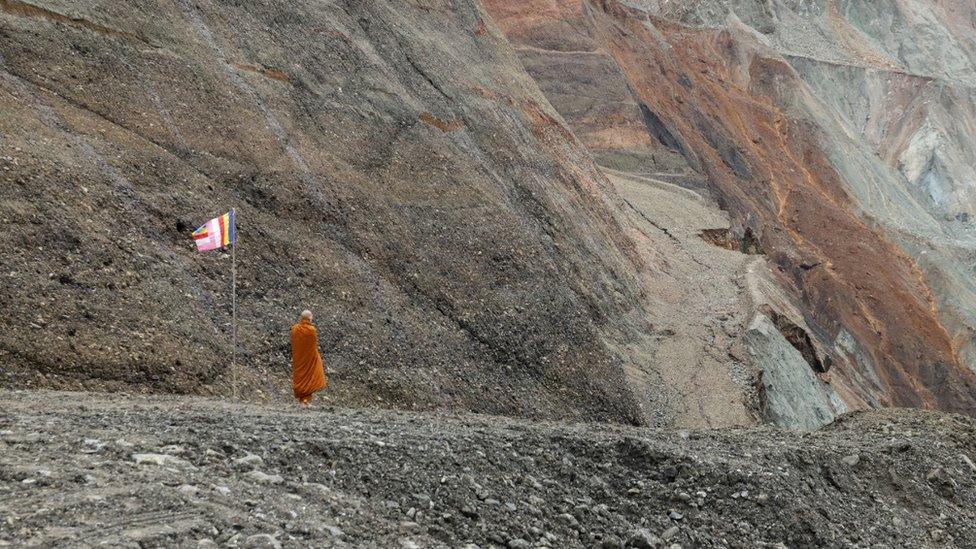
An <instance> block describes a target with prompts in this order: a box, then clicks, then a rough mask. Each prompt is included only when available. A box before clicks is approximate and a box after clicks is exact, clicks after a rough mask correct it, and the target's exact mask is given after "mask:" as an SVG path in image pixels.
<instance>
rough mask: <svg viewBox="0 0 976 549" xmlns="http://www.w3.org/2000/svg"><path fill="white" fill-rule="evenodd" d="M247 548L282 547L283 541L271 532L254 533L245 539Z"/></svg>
mask: <svg viewBox="0 0 976 549" xmlns="http://www.w3.org/2000/svg"><path fill="white" fill-rule="evenodd" d="M243 547H245V548H247V549H281V543H280V542H279V541H278V540H277V539H275V537H274V536H272V535H271V534H254V535H253V536H248V537H247V539H245V540H244V545H243Z"/></svg>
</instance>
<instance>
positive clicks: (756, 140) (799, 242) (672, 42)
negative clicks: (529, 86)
mask: <svg viewBox="0 0 976 549" xmlns="http://www.w3.org/2000/svg"><path fill="white" fill-rule="evenodd" d="M628 4H629V3H627V2H614V1H605V2H586V1H582V2H578V1H563V2H558V3H555V4H554V3H552V2H546V1H541V0H536V1H528V2H523V1H519V2H514V1H512V0H489V1H488V2H487V7H488V10H489V11H490V12H492V13H493V14H494V16H495V19H496V22H497V23H498V24H499V25H500V26H501V27H502V29H503V31H505V32H506V33H507V35H508V37H509V39H510V40H511V41H513V42H514V43H515V45H516V47H517V48H518V49H519V51H520V52H521V55H522V56H523V60H524V62H525V65H526V68H527V70H528V71H529V73H530V74H531V75H532V76H533V77H535V78H536V79H537V80H538V81H540V87H541V88H542V89H543V91H545V92H546V93H547V95H548V96H549V99H550V101H551V102H552V103H553V105H554V106H555V107H556V108H557V110H559V111H560V112H561V113H562V114H563V116H564V117H566V119H567V121H569V122H570V124H571V125H573V126H574V127H577V128H581V131H582V134H583V135H584V137H583V139H584V141H585V142H586V143H587V145H589V146H590V147H591V148H593V149H595V151H596V154H595V156H596V157H597V158H598V160H599V159H600V158H601V156H602V157H608V156H609V155H607V151H608V150H612V149H614V148H615V147H619V150H621V151H625V152H627V153H631V152H633V151H634V150H636V149H638V148H639V147H644V150H647V151H654V150H665V151H668V153H669V154H674V155H680V156H681V157H682V158H683V160H684V162H686V165H687V167H690V168H691V169H693V170H695V171H696V172H697V173H699V174H701V175H702V176H704V178H706V179H707V180H708V182H709V185H710V187H711V188H712V189H713V190H714V191H715V192H716V194H717V195H718V197H719V200H720V202H721V203H722V205H723V206H724V207H725V208H726V209H728V210H729V211H730V213H731V214H732V215H733V218H734V219H735V220H736V222H737V223H738V224H739V226H740V227H748V228H750V229H751V230H752V231H753V232H754V233H755V234H757V235H760V236H759V238H760V241H761V244H762V248H763V249H764V250H765V251H766V253H767V254H768V258H769V261H770V262H772V263H774V264H775V265H776V266H777V267H778V273H779V276H780V278H781V281H782V283H783V284H784V285H785V286H786V287H788V288H791V289H792V293H793V294H794V296H795V297H796V298H797V299H798V300H799V301H800V302H801V303H802V304H803V307H804V309H805V314H806V316H807V321H808V322H809V323H810V325H811V327H812V328H813V330H814V331H815V332H816V334H815V336H816V338H817V339H819V340H820V341H821V342H822V343H823V345H825V346H826V347H827V348H829V349H831V351H830V352H831V354H832V355H833V356H832V359H833V363H834V369H833V370H832V373H831V375H832V382H831V383H832V384H833V385H834V386H835V389H836V390H837V392H838V394H839V395H841V397H842V398H844V399H845V400H846V401H847V402H848V403H849V404H850V405H853V406H859V405H863V404H868V405H891V406H921V407H931V408H938V409H945V410H952V411H959V412H964V413H970V414H971V413H973V412H974V411H976V404H974V403H976V376H974V374H973V370H972V369H970V367H969V366H968V365H967V364H965V363H964V362H963V360H962V359H961V358H960V356H959V345H960V343H959V341H961V340H962V339H965V337H966V336H965V333H966V332H965V329H958V330H954V332H956V333H953V334H950V332H949V331H947V329H946V328H945V327H944V326H943V324H942V322H943V321H942V319H941V318H940V311H939V307H938V306H937V303H939V301H940V300H939V297H938V296H936V295H934V294H933V291H932V290H931V289H930V287H929V285H930V284H931V282H930V279H931V274H930V272H931V270H930V271H927V272H923V271H922V269H921V268H920V267H919V265H917V264H916V262H915V261H913V259H912V258H911V257H909V255H908V254H906V252H905V251H904V250H903V248H902V247H901V246H902V244H901V243H900V242H899V240H898V238H897V236H893V235H892V231H890V230H886V228H885V223H884V220H881V221H879V220H877V219H875V217H874V215H873V214H874V212H873V211H872V210H871V209H870V208H869V207H868V206H866V205H865V204H864V203H862V201H860V200H859V199H858V198H857V196H856V193H855V194H853V195H852V189H857V188H858V186H859V185H860V184H861V182H860V180H859V179H857V177H858V174H857V167H856V166H857V165H858V164H857V161H859V159H860V158H861V156H858V155H859V154H861V151H858V150H854V149H853V146H852V152H851V155H850V157H851V160H850V161H849V162H848V161H846V160H845V159H844V158H842V157H839V156H838V155H837V154H835V152H834V151H835V150H836V149H843V148H844V147H845V146H846V145H845V141H843V140H842V137H843V139H847V137H846V136H844V135H843V133H842V132H838V131H837V130H836V128H834V127H833V122H832V118H831V113H830V112H829V111H826V110H824V107H823V104H822V102H821V101H820V100H819V99H818V98H816V97H815V96H813V94H812V93H811V90H810V88H809V87H808V86H807V85H806V83H805V82H804V81H803V79H802V78H801V76H799V75H798V73H797V71H796V70H795V69H794V68H793V67H792V66H791V64H790V63H789V62H788V61H787V60H786V59H785V58H784V57H783V56H781V55H779V54H778V53H777V52H776V51H773V50H772V49H771V48H769V47H768V46H764V45H762V44H761V43H760V42H759V41H757V39H756V38H755V34H756V33H755V31H753V30H752V29H747V28H746V27H745V25H744V24H742V23H741V22H738V21H736V20H732V21H731V22H729V23H728V25H727V26H725V27H724V28H706V27H700V28H696V27H689V26H686V25H684V24H681V23H678V22H675V21H674V20H671V19H666V18H662V17H659V16H658V15H657V14H656V13H655V12H653V10H651V9H648V10H647V11H642V10H639V9H637V8H633V7H630V6H629V5H628ZM825 17H827V18H828V19H829V20H831V21H834V23H836V22H837V18H838V17H840V16H839V15H838V14H836V13H833V12H831V13H828V14H827V15H825ZM845 32H846V31H845ZM851 40H852V39H851ZM851 40H848V42H849V43H852V42H851ZM852 49H856V48H852ZM545 50H556V51H550V52H546V51H545ZM567 57H568V58H570V59H567ZM573 60H576V62H577V63H578V66H581V67H596V66H599V67H602V69H601V70H602V71H603V72H604V73H606V74H608V75H613V76H612V77H608V78H606V79H605V83H606V85H607V91H606V93H605V94H603V95H599V94H596V93H594V91H593V90H598V89H600V87H601V86H600V82H593V81H592V79H591V78H590V75H591V72H592V71H590V72H586V71H584V72H582V73H575V72H573V71H571V70H567V67H571V66H573ZM879 63H880V61H879ZM580 74H582V76H583V78H584V79H585V81H584V82H582V83H581V84H580V87H582V88H584V89H587V90H590V92H589V95H590V96H592V97H594V99H592V100H591V101H590V102H589V105H590V106H605V105H609V104H614V105H626V104H628V103H629V104H633V105H636V106H637V110H638V112H639V113H643V115H642V116H643V122H644V123H643V129H644V130H645V132H646V135H647V136H648V137H649V138H651V139H650V140H648V141H647V142H654V145H653V146H650V145H645V144H644V143H646V142H645V141H642V139H644V138H637V137H635V136H634V134H635V132H634V128H635V127H636V126H635V124H634V117H628V116H624V115H623V114H621V116H619V117H617V118H614V117H606V118H604V119H603V120H602V124H601V125H599V126H598V125H596V124H595V123H594V122H593V120H592V117H591V116H590V115H589V114H588V112H589V111H587V109H585V108H581V106H580V102H579V101H578V100H577V99H575V98H569V99H568V97H569V94H568V93H566V90H572V89H573V88H574V85H575V80H574V79H575V78H577V77H579V75H580ZM553 90H563V91H562V92H559V93H554V92H553ZM622 90H625V91H626V92H625V93H624V92H622ZM584 106H585V105H584ZM620 112H621V113H623V112H624V109H620ZM618 127H619V134H617V133H615V132H616V130H615V128H618ZM871 161H872V162H877V161H876V160H874V159H871ZM650 164H653V163H647V162H645V163H644V164H640V165H637V166H619V165H618V166H615V167H617V168H620V169H627V168H631V169H635V171H647V169H646V166H647V165H650ZM657 165H658V166H665V165H669V166H670V167H671V168H672V169H680V168H681V166H679V164H678V163H676V162H674V161H673V159H671V160H668V161H667V162H659V163H657ZM878 169H879V170H882V169H887V167H883V168H878ZM879 192H880V191H879ZM960 334H961V335H960ZM954 339H956V342H954V341H953V340H954ZM851 340H853V343H851Z"/></svg>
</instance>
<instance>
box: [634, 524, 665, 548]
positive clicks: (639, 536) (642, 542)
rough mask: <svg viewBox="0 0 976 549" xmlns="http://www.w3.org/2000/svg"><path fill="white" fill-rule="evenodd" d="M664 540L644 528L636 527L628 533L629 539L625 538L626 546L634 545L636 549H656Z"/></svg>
mask: <svg viewBox="0 0 976 549" xmlns="http://www.w3.org/2000/svg"><path fill="white" fill-rule="evenodd" d="M663 545H664V542H663V541H661V538H659V537H657V536H655V535H654V534H652V533H651V532H650V531H649V530H647V529H646V528H638V529H637V530H635V531H634V533H633V534H631V535H630V539H628V540H627V547H636V548H637V549H658V548H659V547H661V546H663Z"/></svg>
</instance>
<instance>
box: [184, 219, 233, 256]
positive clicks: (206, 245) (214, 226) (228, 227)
mask: <svg viewBox="0 0 976 549" xmlns="http://www.w3.org/2000/svg"><path fill="white" fill-rule="evenodd" d="M193 241H194V242H196V244H197V251H200V252H206V251H208V250H216V249H217V248H223V247H224V246H229V245H231V244H233V243H234V210H231V211H229V212H227V213H225V214H224V215H222V216H220V217H215V218H213V219H211V220H210V221H207V222H206V223H205V224H204V225H203V226H201V227H200V228H199V229H197V230H195V231H193Z"/></svg>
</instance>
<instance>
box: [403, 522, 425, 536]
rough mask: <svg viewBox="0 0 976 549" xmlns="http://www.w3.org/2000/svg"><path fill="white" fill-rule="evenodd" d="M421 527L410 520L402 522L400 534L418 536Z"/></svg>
mask: <svg viewBox="0 0 976 549" xmlns="http://www.w3.org/2000/svg"><path fill="white" fill-rule="evenodd" d="M420 530H421V527H420V525H419V524H417V523H416V522H412V521H409V520H405V521H402V522H401V523H400V533H403V534H418V533H420Z"/></svg>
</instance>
